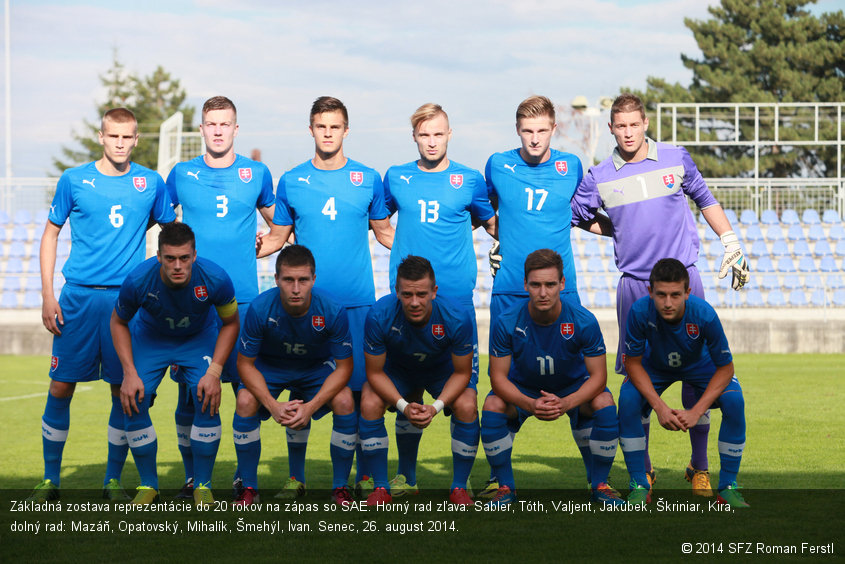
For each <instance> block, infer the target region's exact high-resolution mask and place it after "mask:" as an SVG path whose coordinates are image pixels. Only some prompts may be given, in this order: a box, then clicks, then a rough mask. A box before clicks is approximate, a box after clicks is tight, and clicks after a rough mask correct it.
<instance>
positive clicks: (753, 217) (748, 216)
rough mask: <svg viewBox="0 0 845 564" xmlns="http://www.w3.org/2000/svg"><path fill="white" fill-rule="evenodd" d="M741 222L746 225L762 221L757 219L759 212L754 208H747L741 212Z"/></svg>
mask: <svg viewBox="0 0 845 564" xmlns="http://www.w3.org/2000/svg"><path fill="white" fill-rule="evenodd" d="M739 222H740V223H742V224H744V225H757V224H758V223H760V221H759V220H758V219H757V214H756V213H754V210H749V209H745V210H742V212H741V213H740V214H739Z"/></svg>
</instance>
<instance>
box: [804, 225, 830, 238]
mask: <svg viewBox="0 0 845 564" xmlns="http://www.w3.org/2000/svg"><path fill="white" fill-rule="evenodd" d="M826 238H827V235H825V234H824V228H823V227H822V225H821V223H814V224H812V225H811V226H810V228H809V229H807V239H809V240H810V241H819V240H821V239H826Z"/></svg>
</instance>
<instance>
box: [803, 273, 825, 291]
mask: <svg viewBox="0 0 845 564" xmlns="http://www.w3.org/2000/svg"><path fill="white" fill-rule="evenodd" d="M804 288H806V289H808V290H815V289H816V288H824V281H823V280H822V277H821V276H819V273H818V272H813V273H811V274H807V275H805V276H804Z"/></svg>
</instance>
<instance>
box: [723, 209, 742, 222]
mask: <svg viewBox="0 0 845 564" xmlns="http://www.w3.org/2000/svg"><path fill="white" fill-rule="evenodd" d="M725 215H726V216H727V217H728V221H729V222H730V223H731V225H736V224H737V223H739V218H737V217H736V212H735V211H733V209H731V208H725Z"/></svg>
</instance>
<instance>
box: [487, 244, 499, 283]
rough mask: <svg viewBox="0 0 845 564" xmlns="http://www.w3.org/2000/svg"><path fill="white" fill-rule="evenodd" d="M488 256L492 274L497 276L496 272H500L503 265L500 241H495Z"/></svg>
mask: <svg viewBox="0 0 845 564" xmlns="http://www.w3.org/2000/svg"><path fill="white" fill-rule="evenodd" d="M487 257H488V259H489V260H490V274H491V275H492V276H493V278H495V277H496V273H497V272H499V269H500V268H501V267H502V255H500V254H499V242H498V241H493V246H492V247H490V250H489V251H488V252H487Z"/></svg>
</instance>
